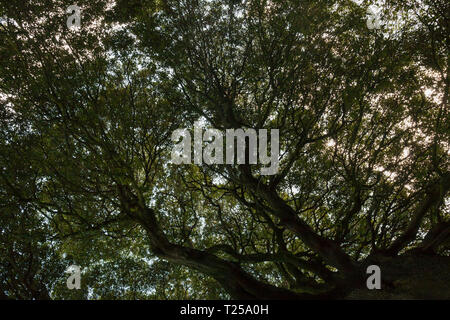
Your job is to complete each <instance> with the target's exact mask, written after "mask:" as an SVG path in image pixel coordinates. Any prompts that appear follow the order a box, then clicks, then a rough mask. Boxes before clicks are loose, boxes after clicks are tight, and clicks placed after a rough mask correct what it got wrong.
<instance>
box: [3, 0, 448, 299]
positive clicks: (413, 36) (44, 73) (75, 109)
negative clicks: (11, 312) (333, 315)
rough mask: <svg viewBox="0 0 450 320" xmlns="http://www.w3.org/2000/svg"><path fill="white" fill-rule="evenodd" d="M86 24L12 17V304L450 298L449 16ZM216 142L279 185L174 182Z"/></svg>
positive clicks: (37, 10)
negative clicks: (221, 138) (371, 281)
mask: <svg viewBox="0 0 450 320" xmlns="http://www.w3.org/2000/svg"><path fill="white" fill-rule="evenodd" d="M72 4H74V3H72V1H63V0H47V1H40V2H39V3H36V2H35V1H29V0H25V1H11V0H1V1H0V17H2V19H1V20H0V21H1V22H0V251H1V254H0V297H2V298H12V299H228V298H239V299H311V298H312V299H315V298H317V299H327V298H330V299H331V298H346V297H347V298H348V297H350V298H351V297H359V298H360V297H374V295H376V294H379V295H381V297H383V298H395V297H414V298H417V297H418V298H450V257H449V255H450V206H449V198H448V191H449V188H450V171H449V154H450V150H449V141H450V139H449V138H450V127H449V125H450V119H449V109H448V91H449V68H448V60H449V53H450V52H449V46H450V39H449V35H450V32H449V24H448V21H449V20H450V19H449V12H450V4H449V2H448V1H445V0H421V1H412V0H411V1H410V0H405V1H387V0H386V1H383V2H380V3H379V5H380V8H381V9H382V10H381V12H380V17H381V20H382V24H381V27H380V28H375V29H371V28H368V25H367V8H368V7H369V5H371V4H372V3H371V2H369V1H357V2H355V1H350V0H340V1H330V0H327V1H325V0H315V1H309V0H302V1H299V0H296V1H294V0H283V1H281V0H220V1H219V0H197V1H194V0H179V1H172V0H143V1H137V0H133V1H125V0H115V1H114V0H111V1H100V0H89V1H88V0H77V1H76V3H75V4H76V5H78V6H79V7H80V8H81V25H80V28H79V29H72V28H68V26H67V24H66V21H67V19H68V17H69V15H70V14H69V13H67V12H66V9H67V7H68V6H69V5H72ZM199 120H201V121H202V123H203V124H204V127H205V128H217V129H219V130H225V129H230V128H255V129H260V128H261V129H262V128H264V129H279V136H280V158H279V170H278V172H277V174H275V175H261V174H260V171H259V169H260V165H249V164H239V165H238V164H235V165H230V164H224V165H206V164H202V165H196V164H191V165H174V164H173V163H171V150H172V148H173V145H174V142H173V141H172V140H171V134H172V132H173V131H174V130H176V129H178V128H188V129H192V128H193V126H194V122H196V121H199ZM71 264H76V265H79V266H80V267H81V268H82V269H83V273H82V280H81V284H82V285H81V289H80V290H69V289H68V288H67V287H66V279H67V274H66V273H65V272H64V271H65V270H66V269H67V267H68V266H69V265H71ZM373 264H375V265H378V266H380V268H381V270H382V283H383V290H381V291H382V292H383V293H378V292H377V293H375V292H369V291H368V290H367V288H366V278H367V274H366V268H367V266H369V265H373Z"/></svg>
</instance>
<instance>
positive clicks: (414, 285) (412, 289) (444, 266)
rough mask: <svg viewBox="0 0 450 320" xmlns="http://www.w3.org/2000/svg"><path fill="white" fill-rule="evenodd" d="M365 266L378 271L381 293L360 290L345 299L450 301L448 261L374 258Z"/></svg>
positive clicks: (439, 258) (413, 257)
mask: <svg viewBox="0 0 450 320" xmlns="http://www.w3.org/2000/svg"><path fill="white" fill-rule="evenodd" d="M366 263H367V265H371V264H375V265H378V266H379V267H380V269H381V289H379V290H377V289H374V290H368V289H367V288H366V287H365V286H364V288H360V289H356V290H353V291H351V292H350V294H348V295H347V296H346V297H345V298H346V299H450V257H442V256H434V255H404V256H397V257H386V256H375V257H371V258H370V259H368V260H367V262H366ZM367 277H369V275H367Z"/></svg>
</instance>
